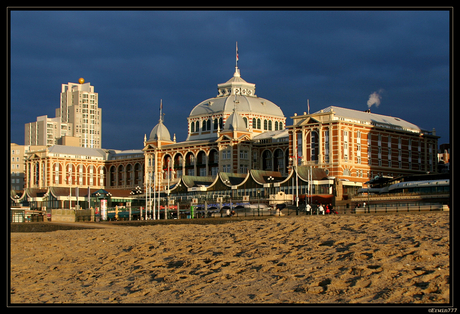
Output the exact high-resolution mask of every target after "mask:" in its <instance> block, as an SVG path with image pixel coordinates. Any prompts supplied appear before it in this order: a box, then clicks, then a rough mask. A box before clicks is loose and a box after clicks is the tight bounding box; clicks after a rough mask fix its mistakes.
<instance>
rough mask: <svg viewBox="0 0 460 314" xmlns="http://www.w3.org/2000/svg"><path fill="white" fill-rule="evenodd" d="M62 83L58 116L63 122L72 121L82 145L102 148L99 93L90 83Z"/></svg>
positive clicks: (74, 132)
mask: <svg viewBox="0 0 460 314" xmlns="http://www.w3.org/2000/svg"><path fill="white" fill-rule="evenodd" d="M80 82H82V83H70V82H69V83H67V84H62V89H61V106H60V108H58V109H56V116H59V117H60V118H61V121H62V122H67V123H72V133H73V136H74V137H77V138H79V139H80V146H81V147H87V148H101V138H102V132H101V121H102V109H101V108H99V106H98V98H99V95H98V93H95V92H94V86H91V85H90V83H89V82H88V83H84V80H82V79H80Z"/></svg>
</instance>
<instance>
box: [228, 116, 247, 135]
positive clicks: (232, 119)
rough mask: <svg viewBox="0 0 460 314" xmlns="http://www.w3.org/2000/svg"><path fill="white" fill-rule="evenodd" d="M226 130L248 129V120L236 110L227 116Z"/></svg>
mask: <svg viewBox="0 0 460 314" xmlns="http://www.w3.org/2000/svg"><path fill="white" fill-rule="evenodd" d="M224 131H247V127H246V122H245V121H244V119H243V117H242V116H240V115H239V114H238V113H237V112H236V111H233V113H232V114H231V115H230V116H229V117H228V118H227V121H225V125H224Z"/></svg>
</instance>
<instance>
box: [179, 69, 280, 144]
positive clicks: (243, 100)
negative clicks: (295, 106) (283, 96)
mask: <svg viewBox="0 0 460 314" xmlns="http://www.w3.org/2000/svg"><path fill="white" fill-rule="evenodd" d="M217 90H218V95H217V96H216V97H213V98H209V99H206V100H204V101H202V102H201V103H199V104H198V105H196V106H195V107H194V108H193V109H192V111H191V112H190V115H189V117H188V118H187V120H188V126H189V128H188V130H189V132H188V135H189V136H188V138H187V140H201V139H212V138H217V133H218V130H219V129H220V130H221V129H222V128H223V125H224V123H225V121H226V120H227V118H228V117H229V116H230V115H231V114H233V112H234V111H235V112H237V113H238V114H239V115H240V116H241V117H242V118H243V119H244V120H245V123H246V129H247V130H248V131H249V132H253V133H255V134H254V135H257V134H260V133H263V132H265V131H272V130H278V129H279V130H281V129H284V125H285V122H286V118H285V116H284V114H283V111H282V110H281V108H280V107H278V106H277V105H276V104H274V103H273V102H271V101H270V100H267V99H265V98H261V97H257V96H256V94H255V90H256V85H255V84H253V83H248V82H246V81H245V80H244V79H243V78H241V75H240V71H239V69H238V68H235V73H234V74H233V77H232V78H231V79H230V80H228V81H227V82H225V83H222V84H218V85H217Z"/></svg>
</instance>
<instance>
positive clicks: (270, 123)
mask: <svg viewBox="0 0 460 314" xmlns="http://www.w3.org/2000/svg"><path fill="white" fill-rule="evenodd" d="M268 130H270V131H271V130H272V120H269V121H268Z"/></svg>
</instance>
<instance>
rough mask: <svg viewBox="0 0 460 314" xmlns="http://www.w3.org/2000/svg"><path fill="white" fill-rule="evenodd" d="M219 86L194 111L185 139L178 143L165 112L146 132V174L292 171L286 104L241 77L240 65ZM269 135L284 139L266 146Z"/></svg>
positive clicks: (172, 176) (210, 175) (177, 175)
mask: <svg viewBox="0 0 460 314" xmlns="http://www.w3.org/2000/svg"><path fill="white" fill-rule="evenodd" d="M217 91H218V94H217V96H215V97H212V98H208V99H206V100H204V101H202V102H200V103H199V104H198V105H196V106H195V107H194V108H193V109H192V111H191V112H190V115H189V117H188V118H187V124H188V130H187V132H188V136H187V139H186V140H185V141H184V142H179V143H176V140H175V136H174V139H173V140H171V136H170V133H169V131H168V129H167V127H166V126H165V125H164V124H163V118H162V117H161V118H160V121H159V122H158V124H157V125H156V126H155V127H154V128H153V129H152V131H151V132H150V136H149V138H148V139H147V136H145V138H144V152H145V165H146V167H145V170H146V177H147V178H148V177H149V176H152V175H153V173H157V174H158V173H161V174H162V175H161V178H162V180H166V179H167V178H168V176H169V179H170V180H172V181H173V182H174V181H178V180H179V179H180V178H181V177H183V176H192V177H193V176H195V177H208V178H214V177H216V176H217V175H218V174H219V173H220V172H223V173H247V172H248V170H250V169H260V170H277V171H280V172H282V173H287V168H286V166H287V164H288V162H287V159H288V158H287V154H288V133H287V130H285V126H286V117H285V116H284V114H283V111H282V110H281V108H280V107H279V106H277V105H276V104H274V103H273V102H271V101H269V100H267V99H265V98H261V97H258V96H257V95H256V85H255V84H253V83H248V82H246V81H245V80H244V79H243V78H241V75H240V70H239V69H238V67H235V73H234V74H233V77H232V78H230V79H229V80H228V81H227V82H225V83H222V84H218V85H217ZM160 115H162V114H161V113H160ZM267 136H269V138H276V139H278V138H280V137H281V138H283V139H284V140H276V141H275V142H276V144H275V145H273V147H271V146H270V145H268V146H267V145H266V143H267ZM261 143H263V144H264V145H260V144H261ZM275 150H276V151H275ZM274 159H276V160H274ZM155 167H156V169H155ZM275 168H276V169H275ZM152 180H153V179H152Z"/></svg>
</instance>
